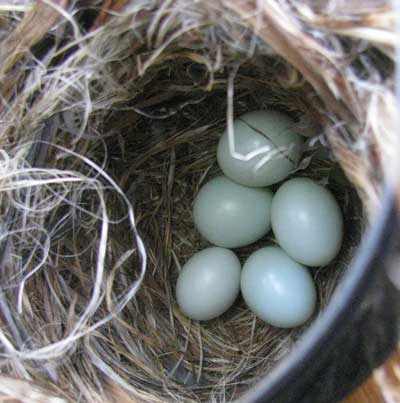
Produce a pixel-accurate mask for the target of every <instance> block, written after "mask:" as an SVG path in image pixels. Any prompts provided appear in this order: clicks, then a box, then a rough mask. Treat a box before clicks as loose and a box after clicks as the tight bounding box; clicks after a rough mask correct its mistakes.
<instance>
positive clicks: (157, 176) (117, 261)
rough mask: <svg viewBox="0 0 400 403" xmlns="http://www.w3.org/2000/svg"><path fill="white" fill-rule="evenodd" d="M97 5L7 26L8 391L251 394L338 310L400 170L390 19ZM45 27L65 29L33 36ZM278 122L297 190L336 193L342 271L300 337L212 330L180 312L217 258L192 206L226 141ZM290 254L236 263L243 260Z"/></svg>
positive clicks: (229, 325)
mask: <svg viewBox="0 0 400 403" xmlns="http://www.w3.org/2000/svg"><path fill="white" fill-rule="evenodd" d="M90 3H92V4H90V6H88V5H79V4H78V3H76V4H75V3H74V4H69V3H68V2H64V3H63V2H60V4H59V5H57V7H56V6H54V4H53V5H49V4H45V3H43V4H37V5H35V6H34V7H33V9H30V8H29V7H28V5H26V8H23V7H22V8H21V9H15V10H13V9H12V6H11V5H10V10H8V11H7V13H6V14H4V17H3V19H4V28H3V33H4V34H3V35H2V38H3V39H2V44H1V46H2V47H1V49H2V54H3V55H4V60H3V62H2V65H1V74H2V75H0V77H1V80H2V82H3V83H4V85H3V87H2V90H1V91H2V98H3V100H2V104H1V110H0V113H1V119H2V124H1V141H2V144H1V146H2V157H1V158H2V159H1V166H0V169H1V178H0V179H1V187H0V192H1V193H0V197H1V206H2V213H3V214H2V216H3V217H5V218H4V223H2V228H3V235H2V238H1V240H2V241H1V242H2V243H1V257H2V262H3V267H4V270H3V273H2V277H1V286H2V290H3V291H2V294H1V298H0V300H1V301H0V302H1V308H0V309H1V315H0V317H1V320H2V322H4V323H3V325H2V329H1V336H2V339H1V343H2V347H1V348H2V361H1V365H2V368H3V370H2V371H3V373H4V374H7V377H5V376H4V377H3V378H2V385H3V386H0V391H1V392H2V393H3V394H4V395H5V396H7V397H9V398H15V399H20V400H21V401H24V400H23V399H24V396H26V395H27V394H28V395H30V396H33V397H31V399H33V400H30V401H32V402H33V401H35V402H44V401H85V402H109V401H126V402H130V401H132V402H159V403H161V402H172V401H184V402H207V401H212V402H223V401H231V400H234V399H237V398H240V397H242V396H243V395H244V394H245V393H246V392H247V391H249V390H250V389H251V388H252V387H253V386H254V385H255V384H256V383H257V382H258V381H259V380H260V379H261V378H263V377H265V376H267V375H268V374H269V373H270V372H271V371H272V370H273V368H275V366H276V365H277V363H279V362H280V361H282V360H285V359H286V357H287V356H288V355H290V354H291V353H292V350H296V348H297V345H298V344H299V345H300V344H301V343H302V336H303V335H304V332H305V330H306V329H307V328H308V327H309V326H310V325H311V324H312V323H313V322H314V321H315V320H316V319H317V318H318V316H319V315H320V313H321V312H323V311H324V308H325V307H326V306H327V304H329V300H330V297H331V295H332V293H333V291H334V289H335V288H336V286H337V284H339V285H338V287H340V279H341V278H342V275H343V273H345V272H346V270H347V269H348V266H349V264H350V262H351V260H352V258H353V256H354V255H355V253H356V250H357V247H358V245H359V243H360V238H361V235H362V233H363V232H364V228H366V227H367V226H368V225H369V224H370V223H371V222H373V219H374V217H375V213H376V211H377V210H378V208H379V206H380V194H381V189H382V185H383V183H384V182H385V181H386V180H388V178H389V176H390V173H391V172H393V167H394V166H395V167H397V166H396V165H395V163H396V162H397V158H396V155H395V152H394V150H396V147H397V143H396V142H397V139H396V136H395V135H394V130H393V128H394V122H395V115H396V102H395V97H394V93H393V74H394V64H393V58H394V51H393V48H392V47H391V45H392V42H391V41H390V40H389V39H390V38H392V36H391V35H392V34H393V32H392V31H390V29H389V25H388V26H387V27H386V26H384V27H382V21H384V20H385V19H387V18H388V16H389V14H390V9H389V8H388V7H387V6H382V5H381V3H379V2H377V4H374V2H370V3H368V6H367V5H364V6H361V5H353V6H350V5H348V6H346V7H345V8H344V9H343V8H342V6H340V5H339V4H338V2H327V3H326V4H325V2H323V3H322V2H321V4H320V5H319V6H316V5H315V4H314V5H313V4H312V3H311V2H310V4H308V2H303V3H302V4H301V5H300V4H297V5H296V4H292V3H291V2H275V1H271V2H270V4H269V5H261V4H251V3H248V2H243V3H242V2H235V3H233V4H228V3H224V2H218V1H217V2H213V3H212V4H211V2H197V3H193V4H192V2H185V1H183V2H180V1H177V2H174V1H168V2H144V3H143V4H138V3H136V2H115V4H114V3H113V4H111V5H108V7H109V9H106V8H104V7H105V6H104V7H103V6H102V5H101V4H99V2H90ZM378 3H379V4H378ZM43 16H46V17H47V18H45V19H46V21H48V25H49V26H46V29H44V30H43V31H42V30H41V29H39V25H35V33H36V31H38V34H37V35H36V36H34V35H33V34H32V38H30V36H29V35H28V38H29V39H28V40H27V39H26V37H24V36H23V35H22V34H21V32H22V33H24V32H25V31H24V29H25V30H26V29H27V27H29V26H30V25H29V24H31V23H32V21H34V22H36V23H37V24H39V23H41V24H43V21H44V17H43ZM385 21H386V20H385ZM346 24H347V25H346ZM344 25H345V26H346V28H345V29H344V28H343V26H344ZM371 29H372V30H375V31H376V33H377V35H376V38H371V37H370V36H369V37H368V38H363V35H364V34H365V35H367V33H368V32H370V30H371ZM6 33H7V34H6ZM379 33H382V35H383V33H385V35H384V36H383V39H382V38H381V37H379V35H378V34H379ZM393 35H394V34H393ZM24 38H25V39H24ZM388 38H389V39H388ZM375 39H376V41H375ZM15 43H18V44H20V46H24V49H29V52H25V53H21V52H17V51H16V47H15ZM259 109H262V110H267V109H274V110H279V111H282V112H285V113H287V114H289V115H290V116H291V117H292V118H293V119H294V121H295V125H296V130H297V131H298V132H299V133H300V134H301V135H303V136H304V139H305V147H304V153H303V157H302V161H301V162H300V164H299V167H298V169H297V170H296V172H293V173H292V175H293V176H307V177H311V178H313V179H315V180H316V181H318V182H320V183H323V184H324V185H326V186H327V187H328V188H329V189H330V190H331V191H332V192H333V193H334V195H335V196H336V198H337V200H338V202H339V204H340V207H341V209H342V211H343V214H344V218H345V239H344V242H343V247H342V250H341V252H340V254H339V256H338V257H337V258H336V259H335V261H334V262H332V264H330V265H329V267H324V268H321V269H317V270H313V271H312V274H313V277H314V279H315V281H316V285H317V289H318V310H317V312H316V313H315V315H314V316H313V318H312V319H311V320H310V321H309V322H308V323H307V324H306V325H304V326H302V327H300V328H295V329H292V330H283V329H277V328H273V327H271V326H269V325H267V324H265V323H263V322H261V321H259V320H258V319H257V318H255V316H254V315H253V314H252V312H251V311H250V310H248V309H247V307H246V305H245V304H244V302H243V301H242V300H241V299H240V298H239V299H238V300H237V301H236V303H235V305H234V306H233V307H232V308H231V309H230V310H229V311H228V312H226V313H225V314H224V315H223V316H221V317H220V318H218V319H215V320H212V321H209V322H200V323H199V322H195V321H190V320H189V319H188V318H186V317H184V316H183V315H182V314H181V313H180V311H179V309H178V307H177V303H176V300H175V283H176V279H177V276H178V273H179V269H180V267H181V266H182V265H183V264H184V263H185V262H186V261H187V259H188V258H189V257H190V256H192V255H193V254H194V253H195V252H197V251H199V250H201V249H203V248H205V247H207V246H208V244H207V243H206V241H204V239H202V238H201V237H200V235H199V234H198V233H197V231H196V230H195V228H194V224H193V218H192V203H193V199H194V197H195V195H196V193H197V191H198V189H199V187H200V186H201V185H202V184H203V183H205V181H207V180H208V179H210V178H212V177H214V176H216V175H218V174H219V173H220V170H219V168H218V165H217V163H216V147H217V143H218V139H219V137H220V135H221V134H222V132H223V131H224V130H225V127H226V125H227V122H231V121H232V120H233V119H234V118H235V117H236V116H239V115H241V114H243V113H245V112H248V111H252V110H259ZM383 117H384V118H383ZM389 179H390V178H389ZM273 242H274V241H273V237H272V235H271V234H270V235H269V237H266V238H264V239H262V240H261V241H259V242H258V243H256V244H255V245H251V246H249V247H246V248H240V249H238V250H236V252H237V253H238V255H239V257H240V258H241V260H242V262H243V260H244V259H245V258H246V257H247V256H248V255H249V254H250V253H251V252H252V251H253V250H255V249H257V248H258V247H260V246H265V245H268V244H272V243H273ZM2 388H3V389H2ZM32 391H33V392H34V393H33V392H32ZM32 393H33V394H32ZM35 399H36V400H35ZM57 399H58V400H57Z"/></svg>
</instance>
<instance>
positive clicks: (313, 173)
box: [110, 121, 362, 402]
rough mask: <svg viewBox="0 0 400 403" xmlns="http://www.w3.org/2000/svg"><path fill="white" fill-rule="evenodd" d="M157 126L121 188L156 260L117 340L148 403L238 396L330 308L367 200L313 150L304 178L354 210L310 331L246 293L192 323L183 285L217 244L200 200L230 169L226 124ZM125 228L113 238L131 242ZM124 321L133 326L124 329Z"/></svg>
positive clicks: (319, 280) (139, 145)
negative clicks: (200, 255) (180, 293)
mask: <svg viewBox="0 0 400 403" xmlns="http://www.w3.org/2000/svg"><path fill="white" fill-rule="evenodd" d="M147 124H148V127H149V128H150V129H149V131H148V132H146V133H143V134H142V136H138V135H135V149H136V150H137V151H136V152H132V153H130V154H129V156H126V157H125V161H126V164H127V166H126V171H125V175H124V176H123V178H122V180H121V184H122V187H123V188H125V190H126V191H127V194H134V195H135V199H134V200H133V201H134V205H135V211H136V214H137V225H138V229H139V231H140V233H141V235H142V237H143V240H144V242H145V244H146V248H147V253H148V257H149V265H148V271H147V274H146V277H145V280H144V283H143V285H142V287H141V289H140V291H139V293H138V296H137V298H136V300H135V303H134V304H132V305H131V306H128V307H127V308H126V310H125V311H124V313H123V316H122V317H121V319H120V320H119V321H118V322H119V324H118V327H117V328H115V324H113V325H112V326H113V329H110V334H112V335H113V336H112V337H113V340H112V344H113V345H115V347H116V348H118V350H121V351H125V353H126V354H127V353H128V351H129V356H127V357H125V359H122V363H123V365H124V366H125V367H126V368H129V371H130V382H131V385H132V387H133V388H135V390H136V391H137V392H138V393H140V391H143V393H148V394H149V395H151V399H150V400H147V401H160V402H161V401H165V400H167V401H170V400H171V401H174V400H176V401H179V400H184V401H185V402H186V401H187V402H190V401H193V402H195V401H196V402H197V401H209V400H211V401H212V399H216V400H217V401H221V399H222V401H225V400H231V399H232V398H235V397H238V396H239V395H240V394H241V393H243V392H244V391H246V390H248V388H249V386H250V385H252V384H254V383H255V382H256V381H257V380H259V379H260V377H262V376H265V375H266V374H267V373H268V372H269V371H270V370H271V369H272V368H273V367H274V366H275V365H276V363H277V362H278V361H280V360H281V359H282V358H283V357H284V356H285V355H286V354H288V353H289V352H290V351H291V350H292V349H293V348H294V346H295V344H296V343H297V341H298V340H299V339H300V338H301V335H302V333H303V332H304V330H305V329H307V328H308V327H309V325H310V324H311V323H312V321H313V320H314V319H315V318H316V317H317V316H318V315H319V312H321V310H323V308H324V307H325V306H326V304H327V302H328V301H329V298H330V296H331V294H332V292H333V290H334V288H335V286H336V284H337V282H338V279H339V278H340V275H341V273H342V272H343V270H345V268H346V267H347V264H348V263H349V261H350V259H351V256H352V255H353V253H354V250H355V248H356V246H357V244H358V242H359V237H360V232H361V220H362V217H361V207H360V202H359V200H358V198H357V196H356V193H355V191H354V190H353V189H352V187H351V185H350V184H349V183H348V182H347V180H346V179H345V177H344V175H343V173H342V172H341V170H340V168H339V167H338V166H337V164H335V163H333V162H332V161H331V160H330V159H329V157H328V156H327V155H323V156H322V158H318V156H316V154H318V152H317V153H316V151H315V150H312V151H310V153H309V155H306V156H305V158H304V163H303V167H304V169H301V170H300V171H298V172H296V173H295V174H294V175H296V176H308V177H311V178H313V179H315V180H317V181H322V182H327V183H328V187H329V188H330V190H332V191H333V193H334V194H335V196H336V198H337V200H338V201H339V204H340V205H341V208H342V209H343V210H344V213H345V214H344V217H345V240H344V245H345V247H344V248H343V251H342V252H341V254H340V257H339V258H338V259H336V260H335V261H334V262H333V263H332V264H331V265H330V266H329V267H325V268H321V269H314V270H312V275H313V277H314V279H315V282H316V284H317V289H318V307H319V309H318V310H317V312H316V313H315V314H314V316H313V318H312V319H311V320H310V321H308V323H306V324H305V325H304V326H302V327H300V328H296V329H291V330H283V329H277V328H274V327H271V326H269V325H267V324H265V323H263V322H262V321H260V320H258V319H256V318H255V316H254V315H253V314H252V313H251V312H250V311H249V309H248V308H247V307H246V305H245V304H244V302H243V300H242V299H241V298H239V299H238V300H237V301H236V303H235V304H234V306H233V307H232V308H231V309H230V310H229V311H228V312H226V313H225V314H224V315H222V316H221V317H220V318H218V319H215V320H212V321H209V322H200V323H199V322H195V321H191V320H189V319H187V318H186V317H184V316H183V315H182V314H181V313H180V311H179V309H178V306H177V304H176V300H175V283H176V279H177V276H178V273H179V269H180V267H181V266H182V265H183V264H184V263H185V262H186V261H187V260H188V259H189V258H190V257H191V256H192V255H193V254H194V253H195V252H197V251H199V250H201V249H204V248H205V247H207V246H209V245H208V244H207V243H206V242H205V241H204V240H203V239H201V237H200V235H199V234H198V233H197V231H196V230H195V228H194V224H193V218H192V202H193V199H194V196H195V194H196V192H197V191H198V189H199V187H200V186H201V185H202V184H203V183H204V182H205V181H207V180H208V179H209V178H212V177H214V176H216V175H218V174H220V173H221V172H220V171H219V168H218V166H217V164H216V159H215V149H216V145H217V141H218V137H219V133H221V131H222V127H220V126H221V124H218V122H217V123H216V124H215V126H214V125H213V126H212V127H205V128H200V129H195V130H192V129H190V130H186V131H185V130H183V131H181V132H179V133H178V134H176V131H174V130H173V131H171V133H174V134H173V135H171V137H169V136H168V135H166V136H165V141H164V142H162V143H160V142H154V143H151V142H149V138H151V130H152V129H151V121H148V122H147ZM116 153H118V152H117V151H116ZM322 154H324V153H322ZM311 155H313V156H314V157H313V158H312V159H311V160H310V159H309V158H308V157H309V156H311ZM111 158H112V156H111ZM306 161H309V163H305V162H306ZM119 231H120V230H119V229H118V232H116V233H115V234H114V235H113V241H114V242H115V243H118V244H120V245H121V244H123V242H124V240H123V239H121V238H120V235H119V234H120V232H119ZM273 243H274V240H273V238H272V237H271V236H270V237H267V238H265V239H262V240H261V241H259V242H257V243H256V244H254V245H251V246H249V247H245V248H240V249H237V250H235V252H236V253H237V254H238V256H239V257H240V259H241V261H242V262H243V261H244V259H245V258H246V257H247V256H249V254H250V253H251V252H252V251H254V250H255V249H257V248H259V247H260V246H266V245H270V244H273ZM126 275H127V276H129V272H128V271H127V272H126ZM120 326H121V327H122V328H124V331H123V332H121V331H120V330H117V329H119V328H120ZM123 333H125V334H126V337H124V336H123V335H122V334H123ZM128 335H129V336H128ZM133 355H134V356H133ZM143 398H144V397H143ZM146 399H149V396H147V397H146Z"/></svg>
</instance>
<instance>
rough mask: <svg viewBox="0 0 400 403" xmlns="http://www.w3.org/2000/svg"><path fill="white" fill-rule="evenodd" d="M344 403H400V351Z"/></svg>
mask: <svg viewBox="0 0 400 403" xmlns="http://www.w3.org/2000/svg"><path fill="white" fill-rule="evenodd" d="M344 403H400V351H399V350H397V351H396V352H395V353H394V354H392V356H391V357H390V358H389V359H388V360H387V361H386V362H385V364H384V365H383V366H382V367H380V368H378V369H377V370H375V371H374V373H373V375H372V376H371V377H370V378H369V379H368V380H367V382H365V383H364V384H363V385H361V386H360V387H359V388H358V389H357V390H355V391H354V392H353V393H352V394H351V395H350V396H349V397H348V398H347V399H346V400H345V401H344Z"/></svg>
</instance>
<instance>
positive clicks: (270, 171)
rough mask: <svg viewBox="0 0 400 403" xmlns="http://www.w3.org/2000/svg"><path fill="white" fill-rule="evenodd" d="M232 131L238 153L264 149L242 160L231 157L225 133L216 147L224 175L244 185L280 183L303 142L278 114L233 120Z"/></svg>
mask: <svg viewBox="0 0 400 403" xmlns="http://www.w3.org/2000/svg"><path fill="white" fill-rule="evenodd" d="M233 129H234V136H233V137H234V145H235V151H236V152H237V153H239V154H242V155H247V154H249V153H254V152H257V151H260V150H264V152H263V153H262V154H260V155H257V156H254V157H253V158H251V159H250V160H248V161H241V160H239V159H237V158H235V157H234V156H233V155H232V153H231V149H230V147H229V138H228V132H227V131H225V133H224V134H223V135H222V136H221V138H220V141H219V144H218V150H217V159H218V164H219V166H220V167H221V169H222V171H223V172H224V174H225V175H226V176H228V177H229V178H230V179H232V180H233V181H235V182H237V183H240V184H242V185H245V186H256V187H261V186H268V185H271V184H273V183H277V182H280V181H282V180H283V179H285V178H286V177H287V176H288V175H289V174H290V173H291V172H292V171H293V170H294V169H295V168H296V166H297V164H298V162H299V159H300V156H301V151H302V144H303V140H302V138H301V137H300V136H299V135H298V134H297V133H296V129H295V122H294V121H293V119H292V118H290V117H289V116H288V115H286V114H284V113H282V112H278V111H253V112H249V113H246V114H244V115H242V116H240V117H239V118H237V119H236V120H235V121H234V125H233ZM264 162H265V163H264ZM257 168H259V169H257Z"/></svg>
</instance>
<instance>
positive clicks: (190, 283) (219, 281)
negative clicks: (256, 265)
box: [176, 247, 241, 320]
mask: <svg viewBox="0 0 400 403" xmlns="http://www.w3.org/2000/svg"><path fill="white" fill-rule="evenodd" d="M240 269H241V265H240V261H239V259H238V258H237V256H236V255H235V254H234V253H233V252H232V251H231V250H229V249H225V248H219V247H211V248H207V249H204V250H202V251H200V252H198V253H196V254H194V255H193V256H192V257H191V258H190V259H189V260H188V261H187V262H186V263H185V265H184V266H183V267H182V270H181V272H180V273H179V276H178V281H177V283H176V299H177V302H178V305H179V308H180V310H181V311H182V313H183V314H184V315H186V316H188V317H189V318H191V319H196V320H210V319H214V318H216V317H217V316H219V315H221V314H223V313H224V312H225V311H226V310H228V309H229V308H230V306H231V305H232V304H233V303H234V302H235V299H236V298H237V296H238V294H239V290H240Z"/></svg>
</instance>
